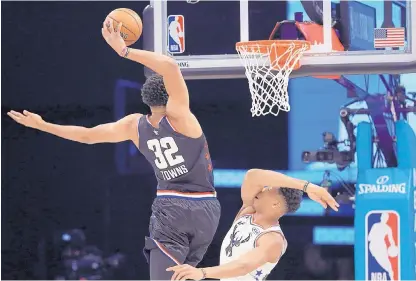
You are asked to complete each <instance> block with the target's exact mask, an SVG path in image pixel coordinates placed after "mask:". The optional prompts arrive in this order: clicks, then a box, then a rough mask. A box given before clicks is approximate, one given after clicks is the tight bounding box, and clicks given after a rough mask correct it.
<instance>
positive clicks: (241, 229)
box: [167, 169, 339, 281]
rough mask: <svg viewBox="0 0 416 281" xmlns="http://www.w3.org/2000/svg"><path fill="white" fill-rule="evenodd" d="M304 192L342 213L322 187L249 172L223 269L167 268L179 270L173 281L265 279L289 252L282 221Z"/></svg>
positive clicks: (224, 247) (222, 260)
mask: <svg viewBox="0 0 416 281" xmlns="http://www.w3.org/2000/svg"><path fill="white" fill-rule="evenodd" d="M283 186H284V187H283ZM264 187H267V188H264ZM302 191H304V192H306V193H307V194H308V195H309V197H310V198H311V199H312V200H314V201H316V202H318V203H320V204H321V205H322V206H323V207H324V208H326V207H327V206H328V205H329V206H330V207H331V208H332V209H334V210H336V211H338V208H337V207H338V206H339V205H338V203H337V202H336V201H335V199H334V198H333V197H332V196H331V195H330V194H329V193H328V191H326V189H324V188H322V187H319V186H317V185H314V184H312V183H309V182H306V181H302V180H298V179H294V178H291V177H288V176H286V175H283V174H280V173H277V172H273V171H267V170H259V169H253V170H249V171H248V172H247V174H246V176H245V179H244V182H243V185H242V187H241V198H242V200H243V206H242V208H241V209H240V211H239V213H238V214H237V216H236V218H235V220H234V223H233V224H232V226H231V228H230V230H229V231H228V233H227V235H226V236H225V238H224V240H223V242H222V247H221V253H220V265H219V266H214V267H207V268H195V267H192V266H190V265H177V266H173V267H171V268H168V269H167V271H174V272H175V274H174V275H173V276H172V280H186V279H193V280H200V279H204V278H213V279H226V280H230V281H231V280H235V281H237V280H238V281H242V280H243V281H246V280H247V281H259V280H264V279H265V278H266V277H267V275H268V274H269V273H270V271H271V270H272V269H273V268H274V267H275V266H276V264H277V263H278V261H279V259H280V258H281V257H282V255H283V254H284V253H285V251H286V248H287V242H286V239H285V236H284V235H283V232H282V229H281V228H280V225H279V218H280V217H282V216H283V215H284V214H286V213H292V212H295V211H296V210H297V209H298V208H299V206H300V202H301V200H302V193H303V192H302Z"/></svg>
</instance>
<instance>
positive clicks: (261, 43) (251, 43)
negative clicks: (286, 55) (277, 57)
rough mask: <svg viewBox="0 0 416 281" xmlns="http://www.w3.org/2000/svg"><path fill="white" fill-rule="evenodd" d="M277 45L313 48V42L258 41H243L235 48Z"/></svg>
mask: <svg viewBox="0 0 416 281" xmlns="http://www.w3.org/2000/svg"><path fill="white" fill-rule="evenodd" d="M273 44H276V45H277V46H279V47H288V46H293V45H294V46H295V48H301V47H303V46H305V45H307V48H308V49H309V48H310V46H311V42H309V41H305V40H257V41H242V42H237V43H236V44H235V47H236V48H238V47H244V46H245V47H251V46H271V45H273Z"/></svg>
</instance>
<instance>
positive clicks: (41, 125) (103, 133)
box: [7, 110, 141, 145]
mask: <svg viewBox="0 0 416 281" xmlns="http://www.w3.org/2000/svg"><path fill="white" fill-rule="evenodd" d="M7 115H9V116H10V117H11V118H12V119H13V120H15V121H16V122H17V123H19V124H22V125H23V126H26V127H30V128H33V129H37V130H40V131H43V132H46V133H49V134H52V135H55V136H58V137H61V138H64V139H67V140H71V141H76V142H80V143H85V144H95V143H115V142H122V141H126V140H132V141H133V142H134V143H135V144H136V145H138V133H137V124H138V119H139V118H140V116H141V114H131V115H128V116H126V117H124V118H122V119H120V120H119V121H117V122H113V123H107V124H101V125H98V126H95V127H93V128H86V127H82V126H65V125H57V124H53V123H49V122H46V121H44V120H43V119H42V117H40V116H39V115H38V114H35V113H32V112H29V111H27V110H25V111H23V114H22V113H20V112H16V111H13V110H12V111H10V112H8V113H7Z"/></svg>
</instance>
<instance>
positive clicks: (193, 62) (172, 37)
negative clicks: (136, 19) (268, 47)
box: [143, 0, 416, 79]
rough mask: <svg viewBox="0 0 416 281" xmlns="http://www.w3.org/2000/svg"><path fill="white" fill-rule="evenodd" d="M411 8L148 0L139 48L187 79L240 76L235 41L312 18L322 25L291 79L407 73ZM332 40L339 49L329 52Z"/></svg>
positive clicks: (413, 55) (410, 68) (411, 60)
mask: <svg viewBox="0 0 416 281" xmlns="http://www.w3.org/2000/svg"><path fill="white" fill-rule="evenodd" d="M414 8H415V2H414V3H412V1H410V0H407V1H328V0H323V1H246V0H241V1H204V0H201V1H160V0H155V1H151V4H150V5H149V6H148V7H147V8H146V9H145V11H144V14H143V18H144V34H143V36H144V41H143V42H144V47H145V49H148V50H152V51H156V52H160V53H164V54H169V55H171V56H173V57H175V59H176V60H177V62H178V64H179V66H180V67H181V68H182V73H183V75H184V76H185V78H187V79H213V78H240V77H241V78H242V77H244V67H243V66H242V64H241V62H240V60H239V57H238V55H237V53H236V51H235V43H237V42H239V41H251V40H264V39H268V38H269V36H270V34H271V32H272V30H273V28H274V26H275V24H276V22H280V21H283V20H297V21H302V22H306V21H314V22H317V23H319V24H321V25H322V26H323V27H322V30H323V36H322V42H312V43H313V45H314V46H312V48H311V51H309V52H308V53H307V54H305V55H304V57H303V58H302V61H301V63H302V67H301V69H299V70H297V71H294V72H293V74H292V77H297V76H313V75H319V74H322V75H325V74H368V73H392V74H393V73H409V72H416V44H412V38H416V35H415V32H416V28H412V25H413V24H412V22H413V21H412V19H415V18H416V12H415V11H416V10H415V9H414ZM331 28H333V29H334V30H335V34H336V37H335V38H333V37H332V36H331V35H332V31H331ZM286 33H287V32H286ZM288 36H289V37H290V35H288ZM295 37H296V36H295ZM283 39H295V38H287V37H286V38H283ZM332 40H339V41H340V42H341V43H342V45H343V46H344V51H333V50H332V43H331V42H333V41H332ZM317 46H320V47H319V48H316V47H317Z"/></svg>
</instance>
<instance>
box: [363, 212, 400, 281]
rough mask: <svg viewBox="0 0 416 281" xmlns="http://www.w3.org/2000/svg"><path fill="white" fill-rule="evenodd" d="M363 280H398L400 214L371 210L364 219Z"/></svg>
mask: <svg viewBox="0 0 416 281" xmlns="http://www.w3.org/2000/svg"><path fill="white" fill-rule="evenodd" d="M365 233H366V237H365V248H366V249H365V271H366V279H365V280H400V216H399V214H398V213H396V212H395V211H371V212H369V213H367V215H366V219H365Z"/></svg>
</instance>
